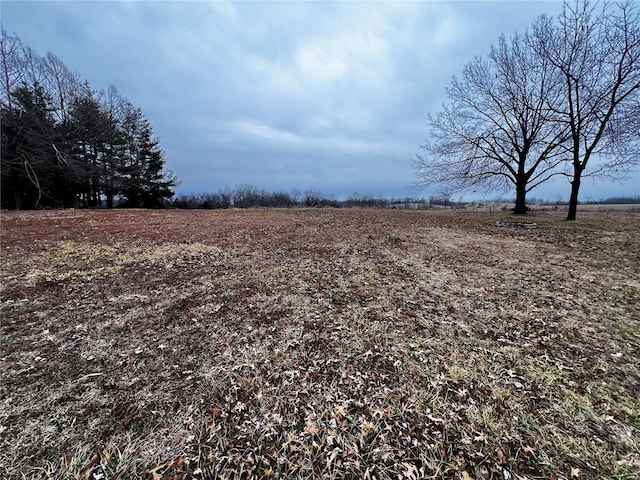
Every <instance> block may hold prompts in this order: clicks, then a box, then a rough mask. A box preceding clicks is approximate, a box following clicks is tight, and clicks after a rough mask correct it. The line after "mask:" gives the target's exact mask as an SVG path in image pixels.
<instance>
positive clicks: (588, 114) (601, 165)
mask: <svg viewBox="0 0 640 480" xmlns="http://www.w3.org/2000/svg"><path fill="white" fill-rule="evenodd" d="M639 10H640V6H639V4H638V3H634V2H631V1H627V2H626V3H622V4H615V5H613V4H610V3H596V4H594V5H591V4H590V3H589V2H588V1H586V0H575V1H573V2H565V4H564V8H563V11H562V14H561V15H560V16H559V18H558V20H557V21H555V20H554V19H550V18H547V17H541V18H540V19H538V21H537V22H536V23H535V24H534V28H533V34H532V37H531V38H532V40H533V42H534V43H533V46H534V48H535V50H536V51H537V53H538V55H539V56H540V57H541V58H544V59H545V60H546V61H548V62H551V63H552V64H553V66H554V67H555V69H556V70H557V71H558V72H559V73H560V75H561V77H562V79H563V82H562V85H563V95H562V97H561V103H559V104H554V103H553V102H552V101H550V102H549V105H550V108H552V109H554V111H555V113H556V114H557V116H556V119H558V118H559V121H560V122H561V123H562V125H563V126H565V127H567V128H568V129H569V133H570V138H569V142H568V144H567V145H564V146H561V147H564V148H565V149H566V150H567V151H568V153H569V157H570V158H571V160H570V163H571V167H570V171H569V172H567V173H566V174H567V176H569V177H570V178H571V196H570V202H569V211H568V215H567V220H575V219H576V211H577V205H578V194H579V191H580V183H581V179H582V177H583V176H586V174H585V172H586V170H587V167H592V168H591V170H590V172H589V174H590V175H607V176H609V177H612V178H614V179H620V178H622V177H623V176H624V174H625V173H626V172H628V171H630V170H631V169H633V168H634V167H635V166H637V165H638V163H640V154H639V151H640V148H639V141H640V129H639V128H638V113H640V109H639V108H638V105H639V104H640V100H639V98H640V97H639V96H640V14H639ZM592 159H593V161H592V163H595V164H594V165H590V164H589V162H590V161H591V160H592ZM594 167H595V168H594Z"/></svg>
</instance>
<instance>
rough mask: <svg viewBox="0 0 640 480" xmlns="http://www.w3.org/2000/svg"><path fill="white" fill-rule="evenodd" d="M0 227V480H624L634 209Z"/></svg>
mask: <svg viewBox="0 0 640 480" xmlns="http://www.w3.org/2000/svg"><path fill="white" fill-rule="evenodd" d="M2 215H3V218H2V221H3V229H2V230H0V235H2V238H1V239H0V240H2V251H1V255H2V258H1V260H2V262H1V263H0V265H1V268H2V270H1V271H0V279H1V280H2V303H1V304H0V313H1V314H2V317H3V322H2V323H0V334H2V338H3V348H2V357H0V362H1V363H2V369H1V370H0V375H1V377H2V378H1V382H0V389H1V390H0V405H1V408H0V475H1V476H3V478H28V479H31V478H34V479H35V478H52V479H53V478H55V479H58V478H91V479H93V478H96V479H97V478H98V477H100V478H104V479H109V478H152V479H153V478H203V479H205V478H206V479H209V478H211V479H213V478H246V479H253V478H255V479H262V478H371V479H372V478H374V477H375V478H377V479H397V478H450V479H459V478H475V479H489V478H513V479H516V478H528V479H537V478H565V479H567V480H569V479H571V478H579V479H593V480H595V479H602V478H607V479H613V478H624V479H631V478H636V477H638V476H639V475H640V448H639V444H640V424H639V415H640V411H639V408H638V405H640V398H639V397H638V389H637V385H638V379H639V378H640V371H639V369H638V364H640V357H639V355H640V351H639V350H638V344H639V343H638V336H637V334H636V332H637V331H640V325H639V324H638V318H640V310H639V309H640V305H639V304H638V302H637V293H638V291H637V288H638V286H637V285H636V283H635V282H634V280H633V279H634V278H637V277H638V275H640V258H638V253H640V252H639V251H637V249H636V250H634V249H633V248H630V245H633V242H634V241H635V240H634V239H635V238H636V237H637V235H638V233H639V232H640V214H633V215H631V216H630V217H629V218H625V221H624V222H620V221H618V220H617V218H616V217H615V216H612V215H610V214H592V215H585V221H584V223H580V222H576V223H572V224H571V225H568V224H567V222H564V221H563V220H562V219H561V218H555V217H553V216H552V215H551V214H549V215H542V214H537V215H536V216H535V218H532V219H531V220H532V221H535V222H536V223H537V224H538V227H539V228H538V229H535V230H527V231H515V230H511V229H496V228H495V221H496V218H498V216H499V215H501V214H490V213H486V214H480V213H478V214H468V213H464V212H457V213H451V212H400V211H396V212H391V211H371V212H369V211H317V210H316V211H310V210H287V211H268V212H262V211H261V212H257V211H256V212H252V211H246V212H244V211H243V212H235V211H227V212H210V211H206V212H205V211H202V212H173V211H167V212H142V211H139V212H127V211H119V212H99V211H98V212H54V213H51V214H49V213H47V212H36V213H34V214H31V215H28V216H22V214H15V215H14V214H6V213H2ZM625 215H629V214H625ZM96 225H100V226H101V228H100V229H96V228H94V227H95V226H96ZM389 231H392V232H393V231H396V232H403V236H402V238H401V237H400V236H399V235H396V234H392V235H389ZM376 239H377V240H376ZM400 244H401V245H402V248H397V247H398V245H400ZM601 244H602V245H605V246H606V249H604V250H603V249H596V250H597V251H596V250H594V249H593V248H592V247H593V246H596V247H598V248H599V246H601ZM36 278H37V279H38V281H34V279H36ZM27 400H28V401H27ZM123 439H124V440H123ZM70 452H75V453H70Z"/></svg>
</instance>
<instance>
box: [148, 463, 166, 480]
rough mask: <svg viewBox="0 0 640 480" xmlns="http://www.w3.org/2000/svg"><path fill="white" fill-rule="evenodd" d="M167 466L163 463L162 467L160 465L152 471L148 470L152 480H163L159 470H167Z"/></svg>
mask: <svg viewBox="0 0 640 480" xmlns="http://www.w3.org/2000/svg"><path fill="white" fill-rule="evenodd" d="M166 466H167V464H166V463H163V464H162V465H158V466H157V467H155V468H152V469H151V470H147V473H148V474H150V475H151V477H152V480H162V473H164V472H162V473H159V472H158V470H163V469H164V468H166Z"/></svg>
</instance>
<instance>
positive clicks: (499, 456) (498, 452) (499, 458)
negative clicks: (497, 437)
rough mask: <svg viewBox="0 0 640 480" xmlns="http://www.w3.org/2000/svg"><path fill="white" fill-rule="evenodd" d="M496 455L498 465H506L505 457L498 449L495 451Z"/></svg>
mask: <svg viewBox="0 0 640 480" xmlns="http://www.w3.org/2000/svg"><path fill="white" fill-rule="evenodd" d="M496 455H498V461H499V462H500V465H506V464H507V457H506V455H505V454H504V452H503V451H502V449H501V448H500V447H498V448H497V449H496Z"/></svg>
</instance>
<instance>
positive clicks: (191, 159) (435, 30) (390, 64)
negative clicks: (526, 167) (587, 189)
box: [2, 1, 637, 197]
mask: <svg viewBox="0 0 640 480" xmlns="http://www.w3.org/2000/svg"><path fill="white" fill-rule="evenodd" d="M559 10H560V3H559V2H515V1H514V2H388V3H387V2H383V3H351V2H344V3H343V2H335V3H334V2H331V3H325V2H300V3H298V2H284V3H276V2H256V3H252V2H240V3H226V2H126V3H120V2H42V3H33V2H3V14H2V15H3V23H4V28H5V29H6V30H9V31H13V32H15V33H17V34H18V36H20V38H21V39H22V40H23V41H24V42H25V43H26V44H28V45H30V46H31V47H32V48H34V49H35V50H36V51H38V52H39V53H45V52H46V51H52V52H53V53H55V54H56V55H58V56H59V57H60V58H61V59H62V60H63V61H64V62H65V63H66V64H67V65H68V66H69V67H71V68H72V69H74V70H77V71H78V72H79V73H80V74H81V75H82V76H84V77H85V78H87V79H88V80H89V81H90V82H91V84H92V86H93V87H94V88H98V89H99V88H106V87H107V86H108V85H109V84H110V83H113V84H115V85H116V86H117V88H118V90H119V91H120V92H121V93H122V94H123V95H125V96H127V97H128V98H129V99H130V100H131V101H132V102H133V103H134V104H135V105H137V106H139V107H141V108H142V110H143V111H144V112H145V114H146V115H147V117H148V118H149V119H150V121H151V123H152V125H153V126H154V129H155V132H156V134H157V135H158V136H159V137H160V139H161V142H162V146H163V147H164V149H165V151H166V153H167V160H168V165H169V167H170V168H171V169H173V170H174V171H175V172H176V173H177V174H178V175H179V176H180V177H181V178H182V180H183V182H182V186H181V187H180V189H181V191H184V192H201V191H212V190H217V189H218V188H219V187H223V186H225V185H229V186H233V185H235V184H238V183H250V184H254V185H256V186H259V187H261V188H266V189H280V190H293V189H296V188H297V189H299V190H304V189H307V188H317V189H321V190H323V191H326V192H327V193H331V194H334V195H337V196H344V195H348V194H349V193H351V192H354V191H359V192H360V193H373V194H383V195H406V194H408V193H409V191H408V188H407V187H408V186H409V185H410V184H411V183H412V182H413V180H414V173H413V170H412V168H411V165H410V162H409V158H410V157H411V156H412V155H413V154H415V153H416V152H417V151H418V147H419V145H420V144H421V143H422V142H423V140H424V138H425V136H426V133H427V132H426V127H425V124H426V117H427V114H428V113H429V112H435V111H437V110H438V109H439V107H440V105H441V103H442V102H443V101H444V89H445V87H446V86H447V85H448V83H449V81H450V78H451V76H452V75H454V74H457V73H459V72H460V71H461V69H462V66H463V65H464V64H465V63H466V62H467V61H469V60H470V59H471V58H472V57H473V56H474V55H482V54H484V53H486V52H487V51H488V50H489V47H490V45H491V43H493V42H495V40H496V39H497V37H498V36H499V35H500V33H503V32H504V33H505V34H510V33H512V32H514V31H522V30H524V29H525V28H527V27H528V26H529V25H530V24H531V22H532V21H533V20H534V18H535V17H536V16H537V15H538V14H540V13H548V14H551V15H555V14H556V13H557V12H558V11H559ZM630 185H631V184H628V185H627V194H637V191H635V192H634V191H633V188H634V187H633V185H631V186H630ZM554 188H559V189H560V193H561V194H565V191H564V189H565V186H564V185H563V186H562V187H554ZM534 194H535V191H534ZM549 195H550V196H552V197H555V196H556V194H554V191H552V192H551V194H547V196H549Z"/></svg>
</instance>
